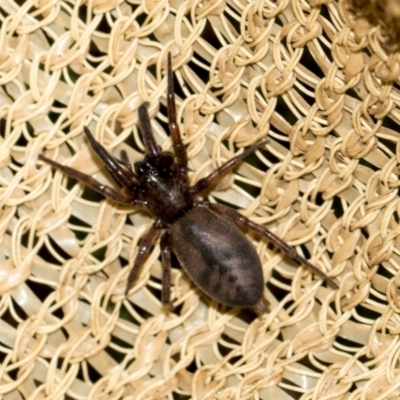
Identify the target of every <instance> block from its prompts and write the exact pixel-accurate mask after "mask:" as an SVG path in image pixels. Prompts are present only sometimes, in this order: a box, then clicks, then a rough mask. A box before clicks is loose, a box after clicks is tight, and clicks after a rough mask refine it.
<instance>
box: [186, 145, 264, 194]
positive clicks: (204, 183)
mask: <svg viewBox="0 0 400 400" xmlns="http://www.w3.org/2000/svg"><path fill="white" fill-rule="evenodd" d="M267 143H268V139H266V140H263V141H262V142H260V143H257V144H255V145H253V146H251V147H249V148H248V149H247V150H245V151H243V152H242V153H240V154H238V155H237V156H235V157H232V158H231V159H230V160H228V161H227V162H226V163H224V164H222V165H221V166H220V167H219V168H217V169H216V170H214V171H213V172H211V174H210V175H208V176H206V177H205V178H202V179H200V180H199V181H198V182H197V183H195V184H194V185H193V186H192V188H191V190H192V193H193V195H194V196H196V195H198V194H200V193H201V192H204V191H205V190H209V189H210V188H211V187H212V186H214V185H215V184H216V182H217V181H218V180H219V179H220V178H221V176H223V175H224V174H226V173H227V172H228V171H230V170H231V169H233V168H235V167H236V165H238V164H239V163H240V162H241V161H242V160H243V159H244V158H245V157H247V156H248V155H249V154H251V153H253V152H254V151H255V150H257V149H259V148H260V147H263V146H264V145H265V144H267Z"/></svg>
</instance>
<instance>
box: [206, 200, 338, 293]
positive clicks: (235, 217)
mask: <svg viewBox="0 0 400 400" xmlns="http://www.w3.org/2000/svg"><path fill="white" fill-rule="evenodd" d="M205 205H207V206H208V207H209V208H210V209H211V210H213V211H215V212H216V213H217V214H219V215H221V216H222V217H225V218H228V219H230V220H231V221H232V222H233V223H235V224H237V225H239V226H242V227H243V228H247V229H250V230H252V231H253V232H255V233H257V234H259V235H260V236H264V237H266V238H267V239H268V240H269V241H270V242H271V243H272V244H273V245H274V246H275V247H277V248H278V249H280V250H282V251H283V252H284V253H285V254H286V255H287V256H288V257H290V258H291V259H293V260H295V261H297V262H298V263H299V264H302V265H304V266H305V267H307V268H308V269H310V270H311V271H313V272H314V273H315V274H317V275H318V276H320V277H321V278H322V279H324V280H326V281H327V282H328V283H329V284H330V285H331V286H332V287H333V288H334V289H339V286H338V284H337V283H336V282H335V281H334V280H333V279H332V278H331V277H329V276H328V275H327V274H325V272H323V271H321V270H320V269H319V268H317V267H316V266H315V265H313V264H311V263H310V262H309V261H308V260H306V259H305V258H304V257H302V256H301V255H300V254H298V253H297V251H296V250H295V249H294V248H293V247H292V246H290V245H288V244H287V243H286V242H284V241H283V240H282V239H280V238H279V237H278V236H276V235H275V234H274V233H272V232H271V231H270V230H269V229H267V228H265V227H264V226H261V225H258V224H256V223H255V222H252V221H250V220H249V219H248V218H246V217H245V216H243V215H242V214H240V213H238V212H237V211H235V210H232V209H231V208H229V207H226V206H224V205H222V204H211V203H206V204H205Z"/></svg>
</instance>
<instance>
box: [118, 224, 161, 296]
mask: <svg viewBox="0 0 400 400" xmlns="http://www.w3.org/2000/svg"><path fill="white" fill-rule="evenodd" d="M160 225H161V224H160V222H159V221H156V222H154V224H153V225H152V226H151V228H150V229H149V231H148V232H147V233H146V236H145V237H144V238H143V240H142V243H141V244H140V247H139V251H138V253H137V255H136V258H135V261H134V263H133V267H132V269H131V271H130V273H129V276H128V283H127V285H126V290H125V295H128V292H129V290H130V289H131V287H132V286H133V285H134V284H135V282H136V280H137V278H138V276H139V272H140V268H141V267H142V265H143V263H144V262H145V261H146V258H147V257H148V255H149V253H150V250H151V248H152V246H153V245H154V243H155V241H156V240H157V238H158V237H159V236H160V232H161V226H160Z"/></svg>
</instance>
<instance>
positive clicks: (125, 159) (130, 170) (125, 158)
mask: <svg viewBox="0 0 400 400" xmlns="http://www.w3.org/2000/svg"><path fill="white" fill-rule="evenodd" d="M121 161H122V162H123V164H124V165H125V168H126V170H127V172H128V173H129V175H130V176H131V177H132V178H133V179H137V178H136V174H135V172H134V171H133V168H132V163H131V162H130V161H129V158H128V154H127V153H126V151H125V150H121Z"/></svg>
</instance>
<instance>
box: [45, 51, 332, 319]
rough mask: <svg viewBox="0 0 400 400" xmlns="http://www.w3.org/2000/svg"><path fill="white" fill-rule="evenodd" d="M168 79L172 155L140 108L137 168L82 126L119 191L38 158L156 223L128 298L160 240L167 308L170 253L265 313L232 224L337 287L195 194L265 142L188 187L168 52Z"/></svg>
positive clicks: (214, 291) (217, 288) (230, 297)
mask: <svg viewBox="0 0 400 400" xmlns="http://www.w3.org/2000/svg"><path fill="white" fill-rule="evenodd" d="M167 76H168V77H167V80H168V84H167V85H168V89H167V112H168V123H169V131H170V135H171V138H172V143H173V150H174V154H173V153H171V152H163V151H161V148H160V146H159V145H158V144H157V143H156V140H155V138H154V135H153V131H152V128H151V123H150V117H149V113H148V111H147V104H146V103H145V104H142V105H141V106H140V107H139V110H138V112H139V120H140V127H141V132H142V136H143V141H144V145H145V149H146V153H145V156H144V158H143V160H142V161H139V162H135V163H134V166H133V167H132V164H131V163H130V162H129V159H128V156H127V153H126V152H125V151H124V150H122V151H121V161H118V160H117V159H116V158H114V156H112V155H111V154H109V153H108V152H107V150H106V149H105V148H104V147H103V146H102V145H101V144H100V143H99V142H98V141H97V140H95V138H94V137H93V135H92V134H91V132H90V131H89V129H88V128H87V127H84V132H85V135H86V137H87V139H88V141H89V143H90V145H91V147H92V149H93V151H94V152H95V153H96V155H97V156H98V157H99V158H100V160H101V161H102V162H103V163H104V165H105V167H106V168H107V170H108V171H109V172H110V174H111V175H112V177H113V178H114V180H115V181H116V182H117V183H118V185H119V186H120V187H121V188H122V189H121V190H116V189H114V188H112V187H110V186H107V185H104V184H102V183H100V182H98V181H97V180H96V179H94V178H92V177H91V176H89V175H87V174H85V173H83V172H80V171H78V170H76V169H73V168H70V167H68V166H65V165H61V164H59V163H58V162H56V161H53V160H50V159H48V158H46V157H44V156H43V155H40V156H39V158H40V160H42V161H45V162H46V163H48V164H50V165H52V166H53V167H55V168H57V169H59V170H61V171H62V172H64V173H65V174H66V175H68V176H69V177H71V178H74V179H76V180H78V181H81V182H84V183H85V184H86V185H87V186H89V187H90V188H92V189H94V190H96V191H98V192H100V193H101V194H103V195H104V196H105V197H106V198H108V199H110V200H113V201H116V202H118V203H121V204H124V205H128V206H139V207H140V208H142V209H143V210H145V211H147V212H148V213H149V214H150V215H152V216H153V217H154V219H155V221H154V223H153V224H152V225H151V227H150V229H149V230H148V232H147V233H146V235H145V237H144V238H143V240H142V242H141V244H140V247H139V250H138V253H137V256H136V258H135V261H134V264H133V267H132V269H131V271H130V273H129V276H128V283H127V286H126V292H125V293H126V295H127V294H128V292H129V290H130V289H131V288H132V287H133V286H134V284H135V282H136V279H137V277H138V275H139V272H140V268H141V266H142V265H143V263H144V261H145V259H146V257H147V256H148V255H149V252H150V249H151V248H152V246H153V245H154V244H155V242H156V240H157V239H158V238H159V237H160V236H161V239H160V246H161V264H162V271H163V273H162V291H161V300H162V302H163V303H164V304H166V305H170V282H171V277H170V274H171V251H172V252H173V253H174V254H175V256H176V257H177V259H178V261H179V263H180V265H181V266H182V267H183V268H184V270H185V271H186V273H187V274H188V276H189V277H190V278H191V279H192V281H193V282H194V283H195V284H196V285H197V286H198V287H199V288H200V289H201V290H202V291H203V292H205V293H206V294H207V295H208V296H209V297H211V298H213V299H215V300H217V301H219V302H221V303H223V304H227V305H229V306H239V307H244V308H251V309H253V310H254V311H255V312H256V313H257V314H258V315H261V314H263V313H264V312H265V311H266V309H267V308H268V306H269V303H268V301H267V300H266V299H265V298H264V295H263V292H264V279H263V272H262V266H261V262H260V259H259V257H258V255H257V253H256V251H255V249H254V247H253V246H252V244H251V243H250V242H249V240H248V239H247V238H246V236H245V235H244V234H243V233H242V231H241V230H240V229H239V228H238V227H237V226H239V227H241V228H245V229H250V230H252V231H254V232H255V233H256V234H258V235H260V236H264V237H266V238H267V239H268V240H269V241H270V242H271V243H272V244H273V245H274V246H275V247H277V248H279V249H280V250H282V251H283V252H284V253H285V254H286V255H287V256H288V257H290V258H292V259H293V260H295V261H296V262H297V263H299V264H302V265H304V266H306V267H308V268H309V269H310V270H312V271H313V272H314V273H316V274H317V275H319V276H320V277H321V278H322V279H325V280H326V281H327V282H329V284H330V285H331V286H332V287H334V288H338V286H337V284H336V282H335V281H334V280H333V279H332V278H330V277H329V276H327V275H326V274H325V273H324V272H323V271H321V270H320V269H318V268H317V267H315V266H314V265H313V264H311V263H310V262H309V261H307V260H306V259H305V258H303V257H302V256H301V255H299V254H298V253H297V252H296V250H295V249H294V248H293V247H291V246H290V245H288V244H287V243H285V242H284V241H283V240H281V239H280V238H279V237H278V236H276V235H275V234H274V233H272V232H271V231H269V230H268V229H267V228H265V227H264V226H261V225H258V224H256V223H254V222H252V221H251V220H249V219H248V218H246V217H244V216H243V215H241V214H240V213H239V212H237V211H235V210H234V209H231V208H229V207H227V206H225V205H221V204H214V203H210V202H207V201H205V200H202V199H201V195H202V194H203V193H204V192H207V191H209V190H210V189H211V188H212V187H213V186H214V185H215V184H216V182H217V181H218V180H219V179H220V178H221V177H222V176H223V175H224V174H226V173H227V172H228V171H230V170H232V169H233V168H234V167H236V166H237V165H238V164H239V163H240V162H241V161H242V160H243V159H244V158H245V157H246V156H248V155H249V154H251V153H252V152H254V151H255V150H256V149H258V148H261V147H263V146H264V145H265V144H266V143H267V140H263V141H261V142H260V143H258V144H255V145H253V146H251V147H250V148H248V149H247V150H245V151H243V152H242V153H241V154H238V155H236V156H235V157H233V158H231V159H230V160H228V161H227V162H225V163H224V164H223V165H221V166H220V167H219V168H217V169H216V170H214V171H212V172H211V173H210V174H209V175H208V176H206V177H205V178H202V179H200V180H198V181H197V182H196V183H195V184H194V185H190V183H189V178H188V166H187V165H188V157H187V154H186V148H185V146H184V145H183V143H182V139H181V135H180V131H179V126H178V124H177V121H176V106H175V95H174V89H173V73H172V63H171V53H168V68H167ZM162 232H163V233H162Z"/></svg>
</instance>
